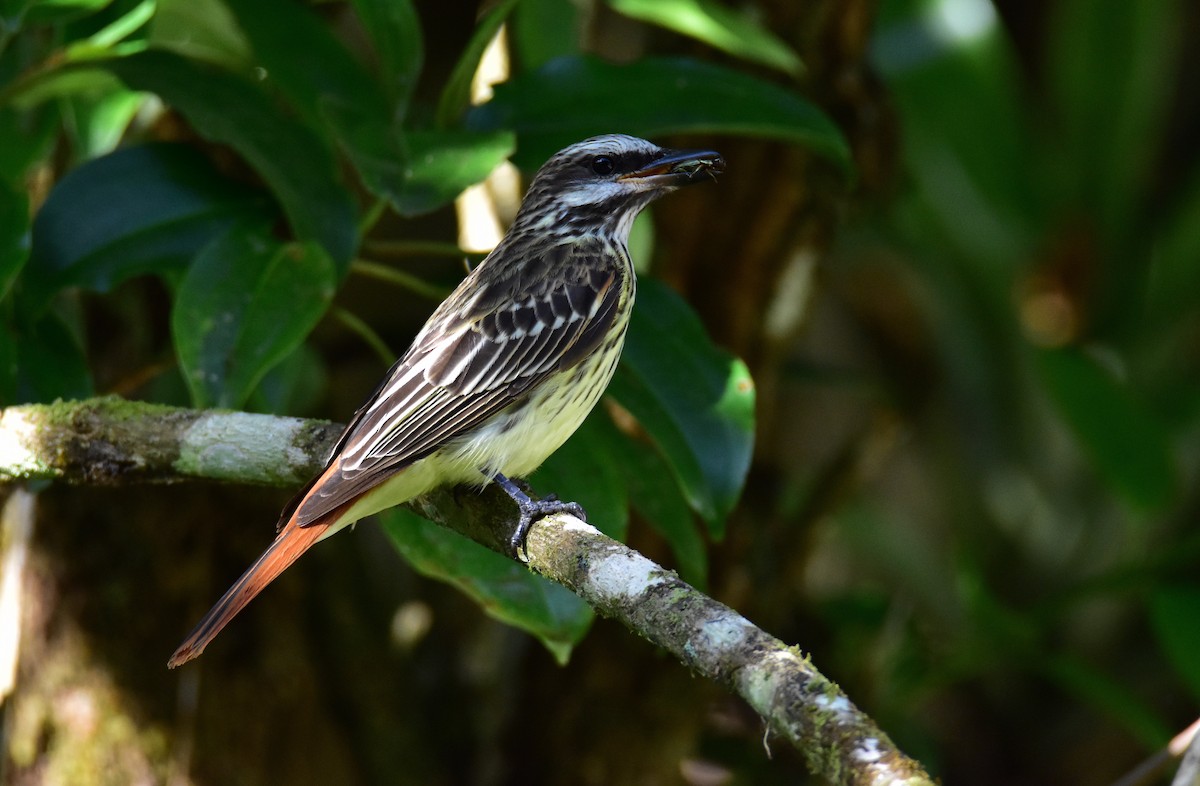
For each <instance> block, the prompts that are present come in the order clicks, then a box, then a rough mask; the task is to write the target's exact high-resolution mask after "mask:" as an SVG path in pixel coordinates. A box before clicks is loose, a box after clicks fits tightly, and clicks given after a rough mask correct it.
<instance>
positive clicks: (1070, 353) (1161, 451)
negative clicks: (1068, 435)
mask: <svg viewBox="0 0 1200 786" xmlns="http://www.w3.org/2000/svg"><path fill="white" fill-rule="evenodd" d="M1037 361H1038V362H1037V368H1038V371H1039V372H1040V376H1041V380H1042V384H1043V385H1044V386H1045V388H1046V392H1047V393H1048V394H1049V396H1050V398H1051V399H1052V400H1053V401H1054V403H1055V404H1056V405H1057V407H1058V411H1059V414H1060V415H1061V416H1062V418H1063V420H1064V421H1066V423H1067V424H1068V425H1069V426H1070V427H1071V429H1072V431H1074V432H1075V435H1076V437H1077V438H1078V439H1079V441H1080V442H1081V443H1082V445H1083V447H1084V449H1085V450H1086V452H1087V453H1088V455H1089V456H1090V458H1091V460H1092V463H1093V464H1094V465H1095V467H1096V469H1097V470H1098V471H1099V473H1100V474H1101V475H1102V476H1103V477H1104V479H1105V480H1106V481H1107V482H1108V483H1109V484H1110V485H1111V486H1113V488H1114V489H1115V490H1116V491H1117V492H1119V493H1120V494H1121V495H1122V496H1124V497H1125V498H1126V499H1128V500H1129V501H1130V502H1131V503H1133V504H1134V505H1136V506H1137V507H1139V508H1142V509H1148V510H1154V509H1157V508H1161V507H1162V506H1163V505H1165V504H1166V503H1167V502H1168V500H1170V498H1171V495H1172V492H1173V491H1174V488H1175V485H1176V471H1175V467H1174V464H1173V462H1172V459H1171V452H1170V445H1169V443H1168V442H1167V436H1166V431H1165V429H1164V428H1163V426H1162V424H1160V423H1159V422H1158V421H1157V420H1156V419H1155V418H1154V416H1153V415H1152V414H1151V413H1150V412H1148V411H1147V410H1146V408H1145V407H1144V406H1143V405H1142V404H1141V403H1140V402H1138V401H1137V400H1136V399H1134V397H1133V396H1132V394H1131V393H1130V392H1129V390H1127V389H1126V388H1124V387H1122V386H1121V385H1119V384H1118V383H1117V381H1116V380H1114V379H1113V378H1112V376H1110V375H1109V374H1108V373H1107V372H1105V371H1104V369H1102V368H1101V367H1100V366H1099V365H1098V364H1097V363H1096V362H1095V361H1094V360H1092V359H1091V358H1089V357H1088V356H1087V355H1084V354H1083V353H1082V352H1079V351H1078V350H1075V349H1062V350H1057V351H1043V352H1041V353H1039V354H1038V356H1037Z"/></svg>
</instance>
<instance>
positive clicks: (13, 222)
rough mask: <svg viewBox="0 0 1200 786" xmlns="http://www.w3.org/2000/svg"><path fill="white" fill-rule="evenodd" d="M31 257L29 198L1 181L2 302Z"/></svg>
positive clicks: (0, 253) (0, 277) (0, 294)
mask: <svg viewBox="0 0 1200 786" xmlns="http://www.w3.org/2000/svg"><path fill="white" fill-rule="evenodd" d="M27 259H29V198H28V197H27V196H25V194H24V193H23V192H20V191H17V190H15V189H12V188H10V187H9V186H8V184H7V183H5V182H3V181H0V301H2V300H4V298H5V296H7V295H8V290H9V288H10V287H12V284H13V281H16V279H17V275H18V274H20V272H21V268H23V267H25V260H27Z"/></svg>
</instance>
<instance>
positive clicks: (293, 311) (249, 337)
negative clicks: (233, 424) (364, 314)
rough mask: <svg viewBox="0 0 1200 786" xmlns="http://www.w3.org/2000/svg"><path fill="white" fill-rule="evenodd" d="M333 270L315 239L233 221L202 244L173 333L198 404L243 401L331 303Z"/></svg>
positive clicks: (179, 300) (181, 297) (182, 287)
mask: <svg viewBox="0 0 1200 786" xmlns="http://www.w3.org/2000/svg"><path fill="white" fill-rule="evenodd" d="M334 284H335V277H334V269H333V263H332V262H331V260H330V259H329V256H328V254H326V253H325V251H324V250H323V249H322V248H321V246H319V245H317V244H316V243H314V242H308V243H289V244H280V243H279V242H278V241H276V240H274V239H273V238H271V236H270V235H269V234H268V233H267V232H265V231H263V229H261V228H258V227H238V228H235V229H233V230H232V231H230V232H229V233H228V234H226V235H225V236H224V237H221V238H219V239H217V240H216V241H214V242H213V243H212V244H211V245H210V246H209V247H207V248H206V249H204V251H202V252H201V253H200V254H199V255H198V256H197V257H196V259H195V261H194V262H193V263H192V265H191V267H190V268H189V269H188V272H187V275H186V276H185V277H184V279H183V282H182V283H181V284H180V286H179V292H178V294H177V295H176V299H175V307H174V309H173V311H172V312H171V333H172V335H173V337H174V339H175V348H176V351H177V352H178V354H179V362H180V365H181V366H183V369H184V376H185V378H186V379H187V382H188V386H189V387H190V388H191V390H192V396H193V398H194V399H195V404H196V406H198V407H212V406H217V407H231V408H235V407H240V406H242V404H244V403H245V401H246V399H247V398H249V396H250V393H251V391H253V389H254V387H255V385H257V384H258V382H259V381H260V380H261V379H262V378H263V375H264V374H266V373H267V371H268V370H269V369H271V368H272V367H273V366H275V365H276V364H277V363H279V362H280V361H281V360H283V359H284V358H285V357H287V356H288V354H290V353H291V352H292V351H294V350H295V349H296V347H297V346H299V345H300V342H302V341H303V340H304V337H305V336H307V335H308V332H309V331H310V330H311V329H312V327H313V325H315V324H316V322H317V320H318V319H320V318H321V315H322V314H324V313H325V310H326V308H327V307H328V306H329V301H330V300H331V299H332V298H333V292H334Z"/></svg>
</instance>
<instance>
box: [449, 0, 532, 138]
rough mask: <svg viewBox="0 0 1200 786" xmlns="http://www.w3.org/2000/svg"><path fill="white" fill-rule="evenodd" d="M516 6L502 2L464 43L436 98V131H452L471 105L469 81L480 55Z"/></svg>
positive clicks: (510, 0) (510, 1)
mask: <svg viewBox="0 0 1200 786" xmlns="http://www.w3.org/2000/svg"><path fill="white" fill-rule="evenodd" d="M516 4H517V0H501V2H500V3H498V4H497V5H496V6H495V7H494V8H492V10H491V11H488V12H487V14H486V15H485V16H484V17H483V19H481V20H480V21H479V24H477V25H476V26H475V32H473V33H471V38H470V39H469V40H468V41H467V46H466V48H465V49H464V50H463V53H462V54H461V55H460V56H459V58H458V62H457V63H455V64H454V70H453V71H452V72H450V79H448V80H447V81H446V86H445V87H444V88H442V95H441V98H439V99H438V105H437V115H436V119H437V127H438V128H452V127H454V126H456V125H458V121H459V118H461V117H462V114H463V112H465V111H466V109H467V107H469V106H470V105H471V80H472V79H473V78H474V77H475V71H476V70H478V68H479V61H480V60H481V59H482V58H483V52H484V50H486V49H487V46H488V44H490V43H491V42H492V39H493V38H495V37H496V33H497V32H498V31H499V30H500V25H502V24H504V20H505V19H507V18H508V15H509V13H510V12H511V11H512V10H513V6H515V5H516Z"/></svg>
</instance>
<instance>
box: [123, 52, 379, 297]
mask: <svg viewBox="0 0 1200 786" xmlns="http://www.w3.org/2000/svg"><path fill="white" fill-rule="evenodd" d="M104 66H105V67H106V68H108V69H109V70H110V71H112V72H113V73H115V74H116V75H117V76H118V77H120V78H121V79H122V80H124V81H125V83H126V84H128V85H129V86H130V87H133V88H135V89H137V90H148V91H151V92H154V93H157V94H158V95H159V96H161V97H162V98H163V100H164V101H166V102H167V103H169V104H171V106H173V107H174V108H176V109H178V110H179V111H180V112H182V113H183V114H184V115H185V116H186V117H187V118H188V120H189V121H190V122H191V123H192V125H193V126H195V128H196V130H197V131H198V132H200V133H201V134H202V135H203V136H205V137H206V138H208V139H210V140H212V141H214V142H222V143H225V144H228V145H230V146H232V147H233V148H234V149H235V150H237V151H238V153H240V154H241V155H242V156H243V157H244V158H245V159H246V160H247V161H248V162H249V163H250V165H251V166H253V167H254V168H255V169H256V170H257V171H258V173H259V174H260V175H262V177H263V179H264V180H266V181H267V183H268V185H269V186H270V187H271V191H272V193H273V194H274V195H275V197H276V198H277V199H278V200H279V203H280V204H281V205H282V206H283V210H284V212H285V213H286V214H287V217H288V220H289V222H290V223H291V225H292V229H293V230H294V231H295V233H296V235H297V237H299V238H300V239H301V240H310V239H311V240H316V241H317V242H319V243H321V245H323V246H324V247H325V250H326V251H328V252H329V255H330V256H331V257H332V258H333V260H334V263H335V264H336V266H337V269H338V273H339V276H340V275H341V274H343V273H345V271H346V268H347V267H348V266H349V264H350V258H351V256H352V255H353V254H354V249H355V247H356V245H357V242H358V236H357V228H356V226H355V204H354V201H353V199H351V197H350V194H349V193H348V192H347V191H346V188H345V186H344V185H343V184H342V183H341V182H340V177H339V176H338V171H337V167H336V165H335V162H334V158H333V155H332V153H331V151H330V150H329V148H328V147H326V146H325V145H324V143H323V142H322V141H321V140H320V139H319V138H318V137H317V136H316V135H314V134H313V132H312V131H311V130H310V129H308V128H306V127H305V126H304V125H302V124H300V123H299V122H297V121H295V120H293V119H292V118H290V117H288V116H287V115H286V114H285V113H283V112H282V111H280V110H279V109H278V108H277V107H276V106H275V105H274V103H273V102H272V101H270V100H268V99H267V97H266V95H264V94H263V92H262V91H261V90H260V89H259V88H258V86H256V85H254V84H253V83H251V82H249V81H246V80H244V79H241V78H239V77H236V76H234V75H233V74H231V73H229V72H227V71H223V70H221V69H219V68H216V67H213V66H210V65H206V64H203V63H200V62H197V61H193V60H188V59H187V58H185V57H181V56H179V55H176V54H173V53H171V52H153V51H151V52H141V53H139V54H135V55H130V56H129V57H123V58H120V59H115V60H108V61H105V63H104Z"/></svg>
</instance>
